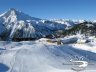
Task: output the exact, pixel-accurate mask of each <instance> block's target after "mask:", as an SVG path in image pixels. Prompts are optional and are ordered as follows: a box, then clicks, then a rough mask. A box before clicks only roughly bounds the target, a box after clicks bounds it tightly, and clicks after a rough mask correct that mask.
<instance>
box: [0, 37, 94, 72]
mask: <svg viewBox="0 0 96 72" xmlns="http://www.w3.org/2000/svg"><path fill="white" fill-rule="evenodd" d="M46 40H47V39H44V38H43V39H40V40H38V41H26V42H25V41H22V42H4V41H1V42H0V66H1V67H0V72H74V71H73V70H72V69H71V68H72V63H71V62H70V60H71V59H75V57H82V58H83V60H86V61H87V62H88V63H89V64H94V65H89V66H88V67H87V68H86V69H85V70H84V71H81V72H85V71H87V72H95V67H96V65H95V64H96V53H95V52H91V51H88V50H87V48H89V47H90V46H89V45H85V44H83V45H81V46H80V45H78V44H68V45H67V44H65V45H56V44H51V43H47V42H46ZM43 41H44V42H43ZM74 45H75V46H74ZM95 47H96V46H95ZM93 49H94V48H93ZM91 50H92V48H91ZM81 60H82V59H81Z"/></svg>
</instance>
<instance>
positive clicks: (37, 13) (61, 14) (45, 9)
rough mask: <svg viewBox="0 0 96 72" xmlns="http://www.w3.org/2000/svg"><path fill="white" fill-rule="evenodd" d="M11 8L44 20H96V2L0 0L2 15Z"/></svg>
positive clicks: (75, 0)
mask: <svg viewBox="0 0 96 72" xmlns="http://www.w3.org/2000/svg"><path fill="white" fill-rule="evenodd" d="M9 8H16V9H19V10H21V11H23V12H24V13H27V14H29V15H31V16H33V17H38V18H43V19H52V18H59V19H60V18H64V19H87V20H88V19H91V20H92V19H96V0H0V13H3V12H4V11H7V10H8V9H9Z"/></svg>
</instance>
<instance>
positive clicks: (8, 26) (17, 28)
mask: <svg viewBox="0 0 96 72" xmlns="http://www.w3.org/2000/svg"><path fill="white" fill-rule="evenodd" d="M44 21H45V22H43V20H42V19H39V18H35V17H31V16H29V15H27V14H25V13H23V12H21V11H18V10H15V9H13V8H11V9H9V10H8V11H7V12H5V13H3V14H1V15H0V26H1V28H3V26H4V27H5V33H6V30H7V31H9V33H8V34H10V36H8V37H10V38H12V37H14V35H15V36H17V37H32V38H36V37H44V36H46V35H48V34H52V33H53V32H54V31H56V30H63V29H64V28H65V25H62V24H59V23H56V22H50V21H49V20H44ZM1 28H0V29H1ZM2 30H3V29H2ZM16 33H19V34H16Z"/></svg>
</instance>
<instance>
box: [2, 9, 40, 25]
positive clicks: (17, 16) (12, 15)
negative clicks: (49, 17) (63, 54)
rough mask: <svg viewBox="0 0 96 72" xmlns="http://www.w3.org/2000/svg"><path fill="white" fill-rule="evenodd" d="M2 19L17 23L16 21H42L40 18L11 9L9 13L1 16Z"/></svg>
mask: <svg viewBox="0 0 96 72" xmlns="http://www.w3.org/2000/svg"><path fill="white" fill-rule="evenodd" d="M1 18H2V19H4V20H5V22H7V23H8V22H16V21H20V20H23V21H26V20H36V21H38V20H40V19H39V18H35V17H31V16H29V15H27V14H25V13H23V12H21V11H19V10H17V9H15V8H10V9H9V10H8V11H7V12H5V13H3V14H2V15H1Z"/></svg>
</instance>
